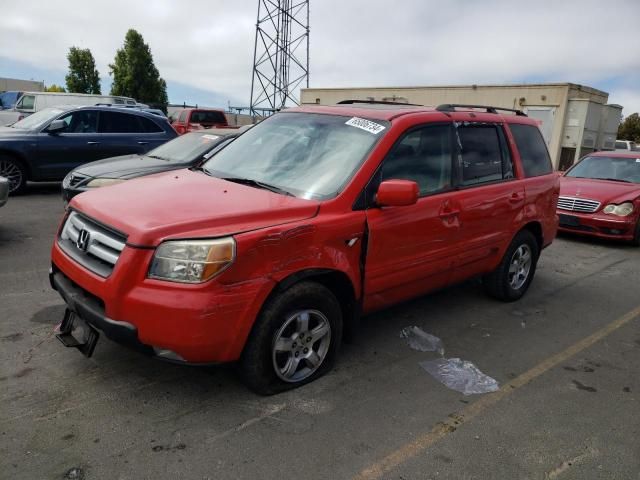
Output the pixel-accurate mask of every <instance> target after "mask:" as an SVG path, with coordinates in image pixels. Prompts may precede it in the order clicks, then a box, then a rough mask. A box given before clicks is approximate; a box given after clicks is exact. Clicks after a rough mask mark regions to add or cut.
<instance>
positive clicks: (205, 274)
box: [147, 237, 236, 283]
mask: <svg viewBox="0 0 640 480" xmlns="http://www.w3.org/2000/svg"><path fill="white" fill-rule="evenodd" d="M235 257H236V242H235V240H234V239H233V237H226V238H217V239H211V240H177V241H173V240H172V241H167V242H164V243H162V244H160V246H159V247H158V248H157V249H156V252H155V254H154V256H153V260H152V261H151V267H149V273H148V275H147V276H148V277H149V278H155V279H159V280H168V281H171V282H180V283H202V282H206V281H207V280H210V279H212V278H213V277H215V276H216V275H219V274H220V273H222V272H223V271H224V270H226V269H227V268H228V267H229V266H231V265H232V264H233V262H234V260H235Z"/></svg>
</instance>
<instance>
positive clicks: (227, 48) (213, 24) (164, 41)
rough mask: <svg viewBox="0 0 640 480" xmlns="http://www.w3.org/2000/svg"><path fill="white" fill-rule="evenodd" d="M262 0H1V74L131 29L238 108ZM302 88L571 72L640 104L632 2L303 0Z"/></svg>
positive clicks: (192, 96) (207, 92)
mask: <svg viewBox="0 0 640 480" xmlns="http://www.w3.org/2000/svg"><path fill="white" fill-rule="evenodd" d="M256 8H257V0H235V1H233V2H230V1H224V0H190V1H189V2H179V1H177V0H154V1H153V2H144V1H141V0H92V1H91V2H86V1H80V0H67V1H65V8H60V7H59V5H58V4H55V3H52V2H41V1H37V0H21V1H20V2H19V3H18V2H10V3H7V4H6V5H3V13H2V16H0V76H8V77H21V78H34V79H37V80H44V81H45V82H46V83H47V84H51V83H57V84H61V83H62V84H63V83H64V75H65V73H66V69H67V62H66V53H67V51H68V49H69V47H70V46H78V47H81V48H89V49H91V51H92V52H93V54H94V57H95V58H96V63H97V67H98V70H99V71H100V74H101V76H102V78H103V84H102V88H103V91H104V92H108V90H109V85H110V82H109V76H108V64H109V63H110V62H112V61H113V57H114V55H115V51H116V50H117V49H118V48H119V47H121V45H122V42H123V39H124V35H125V33H126V31H127V29H129V28H135V29H136V30H138V31H139V32H140V33H141V34H142V35H143V36H144V38H145V41H146V42H147V43H148V44H149V45H150V47H151V51H152V53H153V55H154V60H155V63H156V66H157V67H158V69H159V70H160V73H161V75H162V77H163V78H164V79H165V80H166V82H167V87H168V94H169V99H170V101H171V102H175V103H182V102H187V103H198V104H200V105H209V106H219V107H226V106H227V103H228V102H231V104H232V105H247V104H248V103H249V94H250V87H251V67H252V60H253V45H254V34H255V21H256ZM310 23H311V37H310V38H311V51H310V58H311V86H312V87H354V86H365V87H366V86H415V85H456V84H457V85H459V84H483V83H485V84H486V83H491V84H496V83H498V84H500V83H521V82H573V83H579V84H583V85H587V86H591V87H595V88H598V89H601V90H604V91H607V92H609V93H610V97H609V101H610V102H611V103H619V104H621V105H623V106H624V107H625V108H624V110H623V114H624V115H628V114H629V113H632V112H637V111H640V54H639V53H638V51H637V48H635V45H638V40H637V38H638V29H639V27H640V1H638V0H608V1H607V2H603V1H602V0H564V1H562V2H558V1H554V0H538V1H536V2H532V1H530V0H483V1H470V0H448V1H447V2H443V1H440V0H399V1H397V2H395V3H393V4H390V3H389V2H384V1H382V0H350V1H349V2H345V1H343V0H311V22H310Z"/></svg>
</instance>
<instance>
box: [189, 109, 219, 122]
mask: <svg viewBox="0 0 640 480" xmlns="http://www.w3.org/2000/svg"><path fill="white" fill-rule="evenodd" d="M189 122H190V123H227V118H226V117H225V116H224V113H222V112H210V111H203V110H194V111H193V112H191V118H190V119H189Z"/></svg>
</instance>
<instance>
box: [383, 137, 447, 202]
mask: <svg viewBox="0 0 640 480" xmlns="http://www.w3.org/2000/svg"><path fill="white" fill-rule="evenodd" d="M390 179H395V180H412V181H414V182H416V183H417V184H418V187H419V188H420V194H421V195H428V194H432V193H437V192H441V191H443V190H448V189H449V188H451V127H450V125H431V126H425V127H422V128H418V129H415V130H412V131H410V132H409V133H407V134H406V135H405V136H404V137H403V138H402V139H401V140H400V141H399V142H398V143H396V144H395V145H394V146H393V148H392V149H391V151H390V152H389V155H388V156H387V158H386V159H385V160H384V163H383V165H382V180H390Z"/></svg>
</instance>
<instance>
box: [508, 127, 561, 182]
mask: <svg viewBox="0 0 640 480" xmlns="http://www.w3.org/2000/svg"><path fill="white" fill-rule="evenodd" d="M509 129H510V130H511V133H512V134H513V138H514V139H515V141H516V146H517V147H518V151H519V152H520V159H521V161H522V168H523V169H524V175H525V177H538V176H540V175H546V174H548V173H551V172H552V171H553V166H552V165H551V158H549V152H548V150H547V146H546V144H545V143H544V139H543V138H542V134H541V133H540V130H539V129H538V127H535V126H533V125H520V124H511V125H509Z"/></svg>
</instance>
